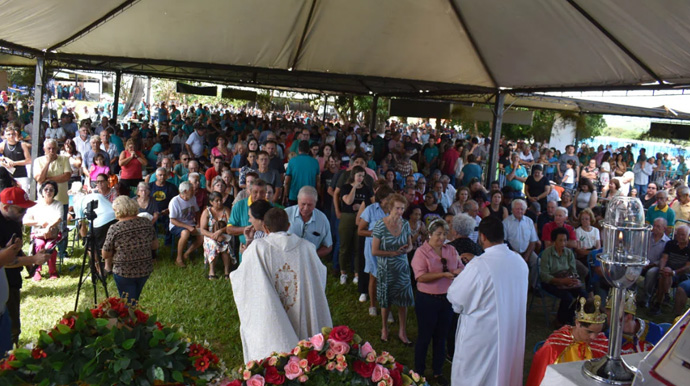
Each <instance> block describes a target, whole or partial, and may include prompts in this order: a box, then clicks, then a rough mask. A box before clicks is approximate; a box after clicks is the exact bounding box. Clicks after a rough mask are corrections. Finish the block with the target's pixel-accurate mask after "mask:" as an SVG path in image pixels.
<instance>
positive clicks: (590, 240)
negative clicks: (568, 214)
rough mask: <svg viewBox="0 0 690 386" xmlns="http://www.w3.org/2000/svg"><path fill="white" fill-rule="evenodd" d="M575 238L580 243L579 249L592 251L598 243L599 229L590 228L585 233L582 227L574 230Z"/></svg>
mask: <svg viewBox="0 0 690 386" xmlns="http://www.w3.org/2000/svg"><path fill="white" fill-rule="evenodd" d="M575 237H576V238H577V240H578V241H579V242H580V247H582V248H584V249H592V248H594V247H596V246H597V241H599V239H600V238H599V229H597V228H595V227H592V229H590V230H589V232H585V230H584V229H582V227H579V228H577V229H575Z"/></svg>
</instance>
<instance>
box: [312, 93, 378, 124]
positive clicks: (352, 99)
mask: <svg viewBox="0 0 690 386" xmlns="http://www.w3.org/2000/svg"><path fill="white" fill-rule="evenodd" d="M328 101H329V102H328V103H329V104H332V105H333V108H334V109H335V111H336V113H337V114H338V118H339V119H340V120H342V121H343V122H351V123H362V124H364V125H366V126H367V127H368V126H370V123H371V105H372V104H373V103H374V97H373V96H365V95H338V96H336V97H335V98H329V99H328ZM320 103H323V101H321V102H320ZM386 119H388V99H387V98H382V97H379V99H378V102H377V103H376V121H377V122H378V123H381V122H384V121H385V120H386ZM360 120H361V122H360ZM377 126H378V125H377Z"/></svg>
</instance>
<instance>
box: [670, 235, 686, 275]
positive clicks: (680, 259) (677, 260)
mask: <svg viewBox="0 0 690 386" xmlns="http://www.w3.org/2000/svg"><path fill="white" fill-rule="evenodd" d="M664 254H666V255H668V261H667V262H666V266H667V267H669V268H671V269H672V270H674V271H675V270H677V269H680V268H683V267H684V266H685V264H687V262H688V261H689V260H690V245H687V246H686V247H685V248H682V249H681V248H680V247H679V246H678V242H677V241H676V240H671V241H669V242H668V243H666V246H665V247H664Z"/></svg>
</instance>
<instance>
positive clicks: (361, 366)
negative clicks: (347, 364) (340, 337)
mask: <svg viewBox="0 0 690 386" xmlns="http://www.w3.org/2000/svg"><path fill="white" fill-rule="evenodd" d="M375 367H376V363H366V362H362V361H355V363H354V365H353V366H352V369H353V370H354V371H355V372H356V373H357V374H359V375H361V376H362V377H363V378H366V379H369V378H371V374H373V373H374V368H375Z"/></svg>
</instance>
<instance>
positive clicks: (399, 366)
mask: <svg viewBox="0 0 690 386" xmlns="http://www.w3.org/2000/svg"><path fill="white" fill-rule="evenodd" d="M393 366H395V367H394V368H395V369H396V370H398V372H400V373H402V371H403V370H404V369H405V368H404V367H403V365H402V364H401V363H400V362H395V364H394V365H393Z"/></svg>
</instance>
